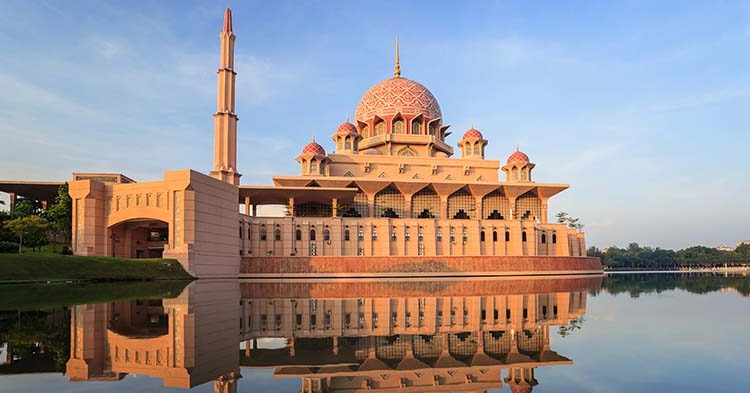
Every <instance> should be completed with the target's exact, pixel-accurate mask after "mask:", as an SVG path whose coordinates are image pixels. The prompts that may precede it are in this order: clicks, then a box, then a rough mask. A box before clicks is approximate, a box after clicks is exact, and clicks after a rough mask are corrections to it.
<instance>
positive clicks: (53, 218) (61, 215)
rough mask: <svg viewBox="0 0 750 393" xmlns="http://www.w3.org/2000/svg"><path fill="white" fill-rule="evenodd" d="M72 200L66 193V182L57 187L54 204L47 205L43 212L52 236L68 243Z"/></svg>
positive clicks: (71, 219)
mask: <svg viewBox="0 0 750 393" xmlns="http://www.w3.org/2000/svg"><path fill="white" fill-rule="evenodd" d="M72 212H73V202H72V200H71V199H70V195H68V183H65V184H62V185H60V187H59V188H58V189H57V197H56V198H55V204H54V205H52V206H48V207H47V210H46V211H45V212H44V218H45V219H47V221H48V222H49V227H50V231H51V232H52V235H53V236H54V240H57V237H58V236H59V237H62V239H63V242H64V243H65V244H68V243H69V242H70V236H71V222H72V221H73V213H72Z"/></svg>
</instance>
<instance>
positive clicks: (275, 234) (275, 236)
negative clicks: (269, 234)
mask: <svg viewBox="0 0 750 393" xmlns="http://www.w3.org/2000/svg"><path fill="white" fill-rule="evenodd" d="M273 240H276V241H279V240H281V229H279V228H276V230H274V231H273Z"/></svg>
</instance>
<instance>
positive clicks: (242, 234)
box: [240, 223, 245, 239]
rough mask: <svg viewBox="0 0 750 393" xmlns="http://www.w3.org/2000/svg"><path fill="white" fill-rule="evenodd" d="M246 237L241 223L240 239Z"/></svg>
mask: <svg viewBox="0 0 750 393" xmlns="http://www.w3.org/2000/svg"><path fill="white" fill-rule="evenodd" d="M243 237H245V233H244V232H243V231H242V223H240V239H242V238H243Z"/></svg>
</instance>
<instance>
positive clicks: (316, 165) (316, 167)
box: [310, 160, 318, 174]
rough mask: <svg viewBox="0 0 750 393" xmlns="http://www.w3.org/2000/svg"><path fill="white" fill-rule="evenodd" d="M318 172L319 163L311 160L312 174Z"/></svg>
mask: <svg viewBox="0 0 750 393" xmlns="http://www.w3.org/2000/svg"><path fill="white" fill-rule="evenodd" d="M317 172H318V161H316V160H311V161H310V174H314V173H317Z"/></svg>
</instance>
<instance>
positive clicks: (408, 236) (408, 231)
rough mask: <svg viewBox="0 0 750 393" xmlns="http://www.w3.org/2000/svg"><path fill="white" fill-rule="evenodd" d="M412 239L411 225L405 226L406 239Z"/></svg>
mask: <svg viewBox="0 0 750 393" xmlns="http://www.w3.org/2000/svg"><path fill="white" fill-rule="evenodd" d="M409 239H411V230H410V229H409V227H406V228H404V240H406V241H409Z"/></svg>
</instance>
